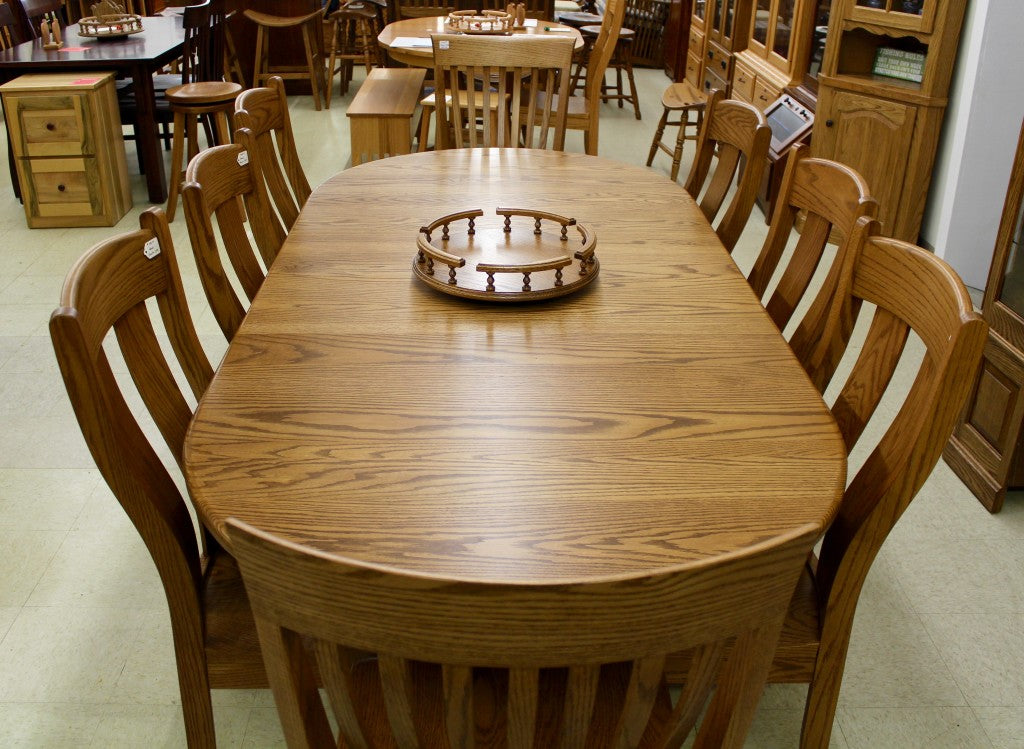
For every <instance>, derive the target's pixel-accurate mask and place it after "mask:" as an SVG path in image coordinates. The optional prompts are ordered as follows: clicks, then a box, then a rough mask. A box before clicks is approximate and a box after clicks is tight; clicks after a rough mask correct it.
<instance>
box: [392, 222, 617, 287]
mask: <svg viewBox="0 0 1024 749" xmlns="http://www.w3.org/2000/svg"><path fill="white" fill-rule="evenodd" d="M494 213H495V215H496V216H501V217H504V220H503V221H501V222H499V221H497V220H493V221H487V220H485V221H484V222H483V226H481V225H480V223H481V222H479V221H478V219H480V218H482V217H483V215H484V212H483V211H481V210H479V209H476V210H472V211H461V212H459V213H452V214H449V215H447V216H442V217H441V218H439V219H437V220H436V221H434V222H432V223H430V224H428V225H426V226H423V227H421V228H420V233H419V236H418V237H417V240H416V249H417V252H416V258H415V259H414V260H413V263H412V268H413V272H414V273H415V274H416V277H417V278H418V279H420V280H421V281H423V282H424V283H425V284H427V285H428V286H432V287H433V288H435V289H437V290H438V291H443V292H444V293H445V294H450V295H452V296H457V297H463V298H467V299H478V300H482V301H486V302H528V301H537V300H541V299H553V298H554V297H560V296H565V295H566V294H571V293H573V292H574V291H578V290H579V289H581V288H583V287H584V286H586V285H587V284H589V283H590V282H591V281H593V280H594V279H595V278H597V273H598V271H599V270H600V268H601V266H600V264H599V263H598V261H597V255H596V254H595V253H594V251H595V249H596V248H597V237H596V236H595V235H594V232H593V231H591V230H590V229H589V228H588V227H586V226H584V225H583V224H580V223H577V222H576V219H574V218H566V217H565V216H559V215H557V214H554V213H548V212H546V211H535V210H530V209H523V208H497V209H495V211H494ZM513 216H517V217H525V218H531V219H533V222H532V223H533V226H532V231H531V232H530V233H529V234H526V233H525V232H524V231H523V230H522V229H520V230H519V231H517V232H516V231H513V230H512V217H513ZM545 221H547V222H551V223H555V224H557V228H555V227H552V228H551V229H550V230H548V231H545V230H544V226H543V224H544V222H545ZM457 222H458V223H461V222H466V230H465V231H464V232H460V231H453V230H452V228H451V225H452V224H455V223H457ZM491 223H493V226H492V225H490V224H491ZM519 223H520V224H523V223H525V222H519ZM438 227H440V229H441V233H440V236H439V237H437V236H435V234H436V233H437V229H438ZM570 228H571V229H573V230H574V233H575V234H576V235H577V236H576V237H573V236H571V235H570V232H569V230H570ZM445 268H447V273H445V272H444V270H445Z"/></svg>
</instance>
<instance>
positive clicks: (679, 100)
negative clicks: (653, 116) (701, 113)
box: [661, 81, 708, 110]
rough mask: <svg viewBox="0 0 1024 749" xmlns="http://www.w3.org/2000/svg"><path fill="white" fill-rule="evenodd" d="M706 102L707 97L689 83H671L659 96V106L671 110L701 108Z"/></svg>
mask: <svg viewBox="0 0 1024 749" xmlns="http://www.w3.org/2000/svg"><path fill="white" fill-rule="evenodd" d="M707 101H708V97H707V95H706V94H705V93H704V92H703V91H701V90H700V89H698V88H697V87H696V86H694V85H693V84H692V83H690V82H689V81H680V82H679V83H673V84H672V85H671V86H669V87H668V88H667V89H665V93H663V94H662V95H661V105H662V106H663V107H665V108H666V109H673V110H675V109H689V108H690V107H703V106H704V105H705V104H707Z"/></svg>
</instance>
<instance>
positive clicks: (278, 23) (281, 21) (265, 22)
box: [242, 8, 323, 29]
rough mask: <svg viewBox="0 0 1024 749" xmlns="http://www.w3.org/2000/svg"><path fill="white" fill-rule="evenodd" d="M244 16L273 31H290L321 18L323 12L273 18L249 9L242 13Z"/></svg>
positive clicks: (316, 11) (317, 11)
mask: <svg viewBox="0 0 1024 749" xmlns="http://www.w3.org/2000/svg"><path fill="white" fill-rule="evenodd" d="M242 15H243V16H245V17H246V18H248V19H249V20H250V21H252V22H253V23H255V24H258V25H260V26H266V27H268V28H271V29H290V28H291V27H292V26H301V25H302V24H304V23H308V22H309V21H311V20H313V19H314V18H319V17H321V16H322V15H323V12H322V11H319V10H314V11H313V12H312V13H308V14H306V15H304V16H272V15H270V14H269V13H260V12H259V11H255V10H249V9H248V8H247V9H246V10H244V11H242Z"/></svg>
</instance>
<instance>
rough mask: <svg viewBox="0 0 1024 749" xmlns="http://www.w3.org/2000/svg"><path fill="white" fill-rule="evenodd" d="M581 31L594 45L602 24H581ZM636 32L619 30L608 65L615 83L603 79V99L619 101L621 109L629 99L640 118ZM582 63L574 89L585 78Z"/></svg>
mask: <svg viewBox="0 0 1024 749" xmlns="http://www.w3.org/2000/svg"><path fill="white" fill-rule="evenodd" d="M580 33H581V34H582V35H583V38H584V39H585V40H587V41H588V44H589V45H593V42H594V40H596V39H597V35H598V34H600V33H601V26H600V25H587V26H580ZM635 36H636V33H635V32H634V31H633V29H627V28H622V29H620V30H619V38H618V40H617V41H616V42H615V50H614V51H613V52H612V59H611V60H610V61H609V63H608V67H609V68H611V69H613V70H614V71H615V83H614V84H608V83H606V82H605V81H601V101H617V102H619V109H622V102H624V101H628V102H629V103H630V104H631V105H632V106H633V113H634V114H635V115H636V118H637V119H638V120H639V119H640V98H639V97H638V96H637V93H636V81H635V80H634V78H633V38H634V37H635ZM582 67H583V66H581V65H577V67H576V74H575V75H574V76H573V80H572V83H571V84H570V85H571V86H572V90H574V91H575V90H576V87H577V86H578V85H579V83H580V79H582V78H584V74H583V72H582ZM623 73H625V74H626V83H628V84H629V92H628V93H627V92H626V90H625V88H624V85H623V81H622V74H623Z"/></svg>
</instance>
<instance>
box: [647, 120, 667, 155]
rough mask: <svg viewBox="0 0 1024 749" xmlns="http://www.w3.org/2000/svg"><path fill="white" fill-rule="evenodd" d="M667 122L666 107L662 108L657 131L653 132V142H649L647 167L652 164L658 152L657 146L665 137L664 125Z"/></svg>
mask: <svg viewBox="0 0 1024 749" xmlns="http://www.w3.org/2000/svg"><path fill="white" fill-rule="evenodd" d="M666 122H668V107H662V112H661V119H660V120H658V129H657V130H655V131H654V140H652V141H651V151H650V153H648V154H647V166H650V165H651V164H653V163H654V154H656V153H657V152H658V144H659V143H661V139H662V136H664V135H665V123H666Z"/></svg>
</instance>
